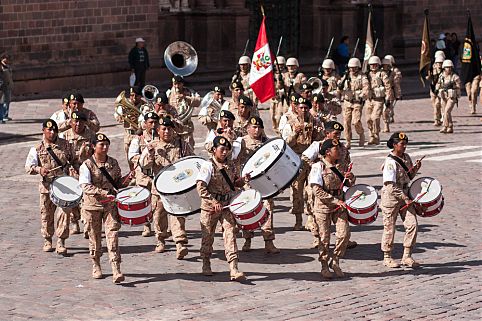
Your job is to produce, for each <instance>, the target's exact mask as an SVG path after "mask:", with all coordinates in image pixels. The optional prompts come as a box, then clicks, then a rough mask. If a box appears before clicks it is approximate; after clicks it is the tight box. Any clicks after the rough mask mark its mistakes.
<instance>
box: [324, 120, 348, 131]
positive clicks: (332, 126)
mask: <svg viewBox="0 0 482 321" xmlns="http://www.w3.org/2000/svg"><path fill="white" fill-rule="evenodd" d="M344 129H345V128H343V125H342V124H340V123H339V122H337V121H334V120H332V121H329V122H326V123H325V130H328V131H333V130H339V131H341V132H342V131H343V130H344Z"/></svg>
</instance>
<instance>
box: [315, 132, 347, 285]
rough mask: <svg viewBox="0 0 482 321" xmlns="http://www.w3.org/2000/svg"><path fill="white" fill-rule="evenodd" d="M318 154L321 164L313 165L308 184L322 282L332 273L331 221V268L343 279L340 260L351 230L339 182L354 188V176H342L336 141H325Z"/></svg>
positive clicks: (344, 174)
mask: <svg viewBox="0 0 482 321" xmlns="http://www.w3.org/2000/svg"><path fill="white" fill-rule="evenodd" d="M320 154H321V155H322V156H323V158H322V159H321V161H320V162H317V163H315V164H313V166H312V168H311V171H310V176H309V180H308V182H309V184H311V186H312V188H313V193H314V195H315V206H314V211H313V212H314V215H315V219H316V222H317V224H318V227H319V232H320V237H321V244H320V246H319V252H320V257H319V260H320V262H321V275H322V277H323V278H325V279H331V278H332V277H333V274H332V273H331V271H330V270H329V269H328V260H329V253H328V252H329V247H330V225H331V222H333V223H334V224H335V228H336V243H335V249H334V250H333V254H332V264H331V268H332V270H333V271H334V272H335V274H336V276H337V277H344V273H343V271H342V270H341V268H340V262H339V259H340V258H342V257H343V255H344V254H345V251H346V246H347V244H348V240H349V239H350V229H349V225H348V213H347V211H346V204H345V202H343V188H341V187H340V186H341V185H342V182H343V183H345V184H344V185H348V186H350V185H353V184H354V183H355V176H354V175H353V173H351V172H347V173H345V172H344V171H342V170H341V168H340V166H339V165H337V164H336V162H337V161H338V160H339V158H340V149H339V142H338V140H336V139H327V140H325V141H324V142H323V144H322V145H321V147H320Z"/></svg>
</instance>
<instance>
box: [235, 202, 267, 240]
mask: <svg viewBox="0 0 482 321" xmlns="http://www.w3.org/2000/svg"><path fill="white" fill-rule="evenodd" d="M264 207H265V208H266V210H267V211H268V219H267V220H266V222H265V223H264V224H263V225H262V226H261V234H262V235H263V239H264V240H265V241H272V240H274V239H275V235H274V230H273V208H274V202H273V199H272V198H270V199H269V200H265V201H264ZM243 237H244V238H245V239H252V238H253V237H254V231H245V230H243Z"/></svg>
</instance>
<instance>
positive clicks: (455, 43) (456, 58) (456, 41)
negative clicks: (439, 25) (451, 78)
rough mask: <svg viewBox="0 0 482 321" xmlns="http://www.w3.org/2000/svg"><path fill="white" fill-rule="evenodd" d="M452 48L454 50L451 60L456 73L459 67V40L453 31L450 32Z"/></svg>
mask: <svg viewBox="0 0 482 321" xmlns="http://www.w3.org/2000/svg"><path fill="white" fill-rule="evenodd" d="M452 48H453V51H454V59H453V60H452V62H453V63H454V66H455V68H454V69H455V70H456V72H457V73H458V72H459V69H460V41H459V38H458V37H457V34H456V33H455V32H453V33H452Z"/></svg>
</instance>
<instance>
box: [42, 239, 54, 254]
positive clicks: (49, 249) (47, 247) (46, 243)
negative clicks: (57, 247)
mask: <svg viewBox="0 0 482 321" xmlns="http://www.w3.org/2000/svg"><path fill="white" fill-rule="evenodd" d="M42 250H43V251H44V252H53V251H54V249H53V247H52V238H47V239H45V240H44V246H43V248H42Z"/></svg>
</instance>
